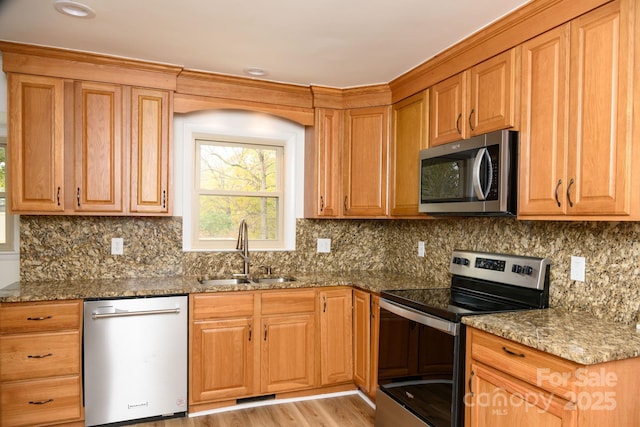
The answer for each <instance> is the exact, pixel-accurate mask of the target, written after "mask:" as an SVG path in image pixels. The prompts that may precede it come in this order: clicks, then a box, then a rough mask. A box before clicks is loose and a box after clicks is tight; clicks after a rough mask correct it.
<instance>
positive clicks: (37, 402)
mask: <svg viewBox="0 0 640 427" xmlns="http://www.w3.org/2000/svg"><path fill="white" fill-rule="evenodd" d="M50 402H53V399H47V400H36V401H34V400H32V401H30V402H29V405H44V404H45V403H50Z"/></svg>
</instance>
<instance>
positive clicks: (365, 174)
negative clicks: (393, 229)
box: [342, 107, 389, 217]
mask: <svg viewBox="0 0 640 427" xmlns="http://www.w3.org/2000/svg"><path fill="white" fill-rule="evenodd" d="M388 128H389V107H372V108H358V109H353V110H349V111H347V114H346V117H345V140H344V148H343V158H344V163H343V165H344V167H343V172H342V177H343V178H342V179H343V188H344V193H343V208H344V212H343V214H344V216H352V217H353V216H355V217H379V216H386V214H387V158H388V149H389V131H388Z"/></svg>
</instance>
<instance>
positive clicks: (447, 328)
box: [380, 299, 460, 337]
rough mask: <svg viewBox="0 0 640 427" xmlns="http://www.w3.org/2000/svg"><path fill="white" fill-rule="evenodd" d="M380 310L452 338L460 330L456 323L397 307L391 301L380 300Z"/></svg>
mask: <svg viewBox="0 0 640 427" xmlns="http://www.w3.org/2000/svg"><path fill="white" fill-rule="evenodd" d="M380 308H384V309H385V310H388V311H390V312H392V313H394V314H397V315H398V316H400V317H404V318H405V319H409V320H413V321H414V322H418V323H420V324H422V325H425V326H429V327H431V328H435V329H437V330H439V331H442V332H444V333H446V334H449V335H452V336H454V337H455V336H457V335H458V333H459V330H460V324H459V323H457V322H450V321H448V320H445V319H441V318H439V317H435V316H431V315H429V314H426V313H422V312H420V311H417V310H414V309H412V308H410V307H404V306H401V305H398V304H396V303H394V302H392V301H388V300H385V299H380Z"/></svg>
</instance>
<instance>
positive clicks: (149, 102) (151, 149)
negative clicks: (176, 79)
mask: <svg viewBox="0 0 640 427" xmlns="http://www.w3.org/2000/svg"><path fill="white" fill-rule="evenodd" d="M172 104H173V100H172V93H171V92H169V91H167V90H159V89H145V88H138V87H134V88H132V89H131V182H130V192H131V200H130V211H131V212H139V213H161V214H167V213H169V212H170V209H169V187H170V182H171V181H170V172H171V161H170V155H171V153H170V150H169V145H170V144H169V142H170V135H171V126H170V125H171V121H172V120H173V112H172V108H171V106H172Z"/></svg>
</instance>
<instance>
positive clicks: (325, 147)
mask: <svg viewBox="0 0 640 427" xmlns="http://www.w3.org/2000/svg"><path fill="white" fill-rule="evenodd" d="M343 114H344V113H343V112H342V111H339V110H329V109H323V108H319V109H317V111H316V126H317V129H316V135H315V138H316V147H315V150H316V165H315V167H316V168H317V170H316V180H317V182H316V184H317V189H316V191H317V198H316V215H317V216H322V217H334V216H338V215H339V214H340V172H341V165H340V141H341V140H342V120H343V119H342V118H343Z"/></svg>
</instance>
